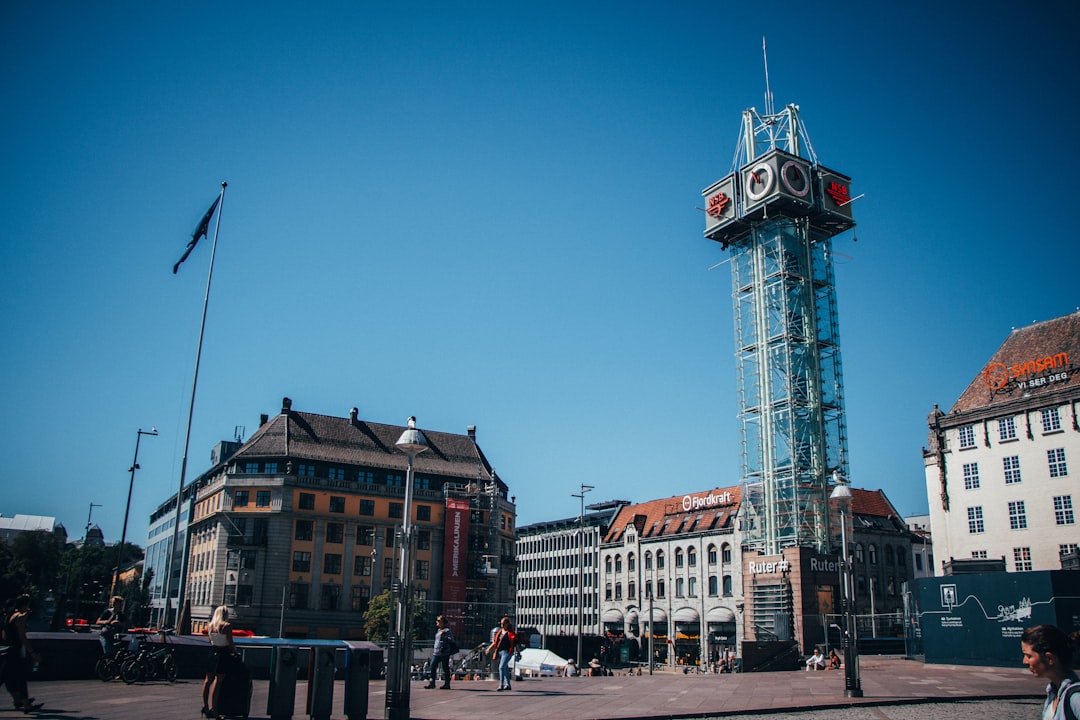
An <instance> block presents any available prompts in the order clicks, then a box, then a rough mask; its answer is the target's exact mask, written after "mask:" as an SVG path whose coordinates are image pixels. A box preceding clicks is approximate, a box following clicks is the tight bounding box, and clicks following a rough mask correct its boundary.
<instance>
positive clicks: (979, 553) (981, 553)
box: [971, 550, 986, 560]
mask: <svg viewBox="0 0 1080 720" xmlns="http://www.w3.org/2000/svg"><path fill="white" fill-rule="evenodd" d="M971 557H972V558H974V559H975V560H985V559H986V551H985V550H972V551H971Z"/></svg>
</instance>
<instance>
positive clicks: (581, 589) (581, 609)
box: [570, 483, 593, 668]
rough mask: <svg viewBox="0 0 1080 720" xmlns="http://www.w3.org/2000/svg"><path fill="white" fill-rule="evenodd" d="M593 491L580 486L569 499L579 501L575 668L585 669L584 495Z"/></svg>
mask: <svg viewBox="0 0 1080 720" xmlns="http://www.w3.org/2000/svg"><path fill="white" fill-rule="evenodd" d="M592 489H593V486H592V485H586V484H585V483H582V484H581V492H580V493H571V494H570V497H576V498H578V499H580V500H581V514H580V515H578V575H577V583H578V585H577V592H578V595H577V597H578V603H577V666H578V667H579V668H583V667H585V666H584V665H583V664H582V662H583V661H584V659H585V658H583V657H582V655H581V636H582V634H583V633H584V632H585V493H587V492H589V491H590V490H592Z"/></svg>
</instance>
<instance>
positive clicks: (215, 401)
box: [0, 0, 1080, 544]
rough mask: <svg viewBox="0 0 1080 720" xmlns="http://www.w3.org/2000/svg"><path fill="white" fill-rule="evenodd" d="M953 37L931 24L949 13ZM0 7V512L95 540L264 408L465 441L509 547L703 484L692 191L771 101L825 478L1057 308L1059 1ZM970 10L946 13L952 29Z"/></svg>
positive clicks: (726, 395) (912, 501)
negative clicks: (520, 527) (810, 185)
mask: <svg viewBox="0 0 1080 720" xmlns="http://www.w3.org/2000/svg"><path fill="white" fill-rule="evenodd" d="M954 6H955V7H954ZM964 6H966V4H962V3H925V2H913V3H904V4H903V5H896V4H884V3H854V4H853V3H839V4H838V3H828V4H825V3H813V2H810V3H797V4H796V3H792V4H784V7H780V6H776V7H772V8H770V9H768V10H764V9H761V8H751V6H750V5H749V4H744V6H742V7H737V6H731V4H722V3H705V2H678V3H668V4H661V3H638V2H630V3H607V2H605V3H580V2H575V3H569V2H547V3H537V4H524V3H486V2H476V3H464V4H460V5H455V4H452V3H451V4H447V3H426V2H420V3H413V4H408V5H402V4H399V3H370V2H341V3H335V2H327V3H318V4H315V5H313V6H312V7H310V8H309V7H307V6H302V5H301V4H286V3H275V2H259V3H255V2H229V3H206V4H204V3H197V2H185V3H150V4H147V3H137V2H104V3H63V4H57V3H40V2H29V1H27V0H13V1H11V2H5V3H3V4H0V68H3V70H0V96H2V97H3V98H4V101H5V102H4V105H5V111H4V112H3V113H2V114H0V136H2V137H3V138H4V140H3V142H2V144H0V163H2V166H3V168H4V170H5V171H4V172H3V173H2V174H0V207H2V210H3V216H4V218H5V220H6V229H5V231H4V233H3V237H2V239H0V273H2V274H3V282H2V285H0V307H2V308H3V310H4V312H3V314H2V316H0V323H2V324H0V328H2V332H3V337H4V340H5V343H4V345H5V352H3V353H2V355H0V377H2V383H3V386H2V387H3V394H4V396H5V397H6V398H7V401H6V404H7V407H6V411H5V412H4V413H3V414H2V416H0V418H2V419H0V434H2V437H3V438H4V442H3V448H4V460H5V480H4V491H3V501H2V503H0V512H3V514H5V515H12V514H15V513H29V514H40V515H53V516H56V517H57V518H58V519H59V520H60V521H61V522H63V523H64V524H65V526H66V527H67V528H68V531H69V534H70V535H72V536H81V535H82V530H83V525H84V523H85V522H86V517H87V512H88V509H89V505H90V503H92V502H93V503H99V504H101V505H102V507H100V508H95V509H94V514H93V521H94V522H95V523H97V524H100V525H101V526H102V528H103V530H104V532H105V535H106V538H107V539H108V540H110V541H113V540H116V539H118V538H119V535H120V529H121V524H122V522H123V515H124V501H125V497H126V493H127V484H128V478H129V476H128V473H127V468H128V466H129V465H130V464H131V456H132V452H133V451H134V444H135V442H134V441H135V435H136V431H137V430H138V429H139V428H144V429H148V428H150V427H151V426H156V427H157V428H158V429H159V431H160V432H161V434H160V436H159V437H156V438H153V437H151V438H144V439H143V442H142V445H141V448H140V457H139V462H140V465H141V466H142V469H141V470H140V472H139V474H138V476H137V479H136V487H135V492H134V498H133V503H132V519H131V523H130V528H129V531H128V537H129V539H131V540H133V541H135V542H138V543H139V544H143V543H145V536H146V524H147V516H148V514H149V512H150V511H151V510H152V509H153V508H154V507H155V506H156V505H157V504H158V503H159V502H160V501H162V500H164V499H165V498H166V497H167V496H168V494H169V493H171V492H174V491H175V489H176V484H177V482H178V480H179V473H180V460H181V457H182V454H183V444H184V428H185V422H186V417H187V403H188V397H189V392H190V385H191V375H192V370H193V365H194V356H195V345H196V341H197V338H198V322H199V314H200V311H201V307H202V300H203V293H204V289H205V282H206V268H207V263H208V260H209V251H210V244H209V242H205V241H204V242H203V243H201V244H200V246H199V247H198V248H197V249H196V251H195V253H193V255H192V256H191V258H190V259H189V260H188V261H187V263H186V264H185V265H184V266H183V267H182V268H181V270H180V273H179V274H178V275H176V276H173V275H172V274H171V266H172V264H173V263H174V262H175V261H176V260H177V259H178V258H179V256H180V254H181V252H182V251H183V248H184V246H185V244H186V242H187V240H188V239H189V238H190V233H191V231H192V229H193V228H194V226H195V225H196V223H197V222H198V220H199V218H200V217H201V216H202V213H203V212H204V211H205V210H206V208H207V207H208V206H209V204H210V203H211V201H212V200H213V198H214V197H215V196H216V194H217V192H218V188H219V187H220V183H221V181H223V180H225V181H228V183H229V188H228V191H227V194H226V196H225V202H224V211H223V215H222V221H221V236H220V242H219V247H218V254H217V263H216V266H215V274H214V288H213V293H212V297H211V303H210V314H209V318H208V322H207V328H206V340H205V347H204V353H203V363H202V368H201V374H200V383H199V394H198V399H197V403H196V410H195V416H194V424H193V429H192V441H191V452H190V461H189V463H190V470H189V475H188V476H189V478H190V477H194V476H195V475H197V474H198V473H199V472H201V471H203V470H204V469H206V467H207V466H208V463H209V452H210V449H211V447H212V446H213V445H214V443H216V442H217V441H219V440H222V439H231V438H232V437H233V436H234V433H235V432H236V430H237V426H242V427H243V428H244V430H243V433H244V436H245V437H247V436H250V435H251V433H252V432H254V430H255V429H256V427H257V425H258V417H259V415H260V413H268V414H274V413H276V412H278V410H279V409H280V407H281V405H280V402H281V398H282V397H283V396H289V397H291V398H292V399H293V403H294V405H293V406H294V408H295V409H298V410H303V411H309V412H316V413H324V414H328V415H337V416H342V417H344V416H346V415H347V414H348V412H349V408H351V407H354V406H355V407H358V408H359V409H360V415H361V417H363V418H364V419H367V420H371V421H376V422H385V423H401V424H404V422H405V419H406V418H407V417H408V416H409V415H416V416H417V418H418V421H419V425H420V426H421V427H422V428H427V429H434V430H440V431H447V432H465V429H466V427H467V426H468V425H476V426H477V428H478V438H479V442H480V444H481V446H482V447H483V449H484V450H485V452H486V453H487V454H488V456H489V457H490V458H491V460H492V461H493V463H494V464H495V466H496V469H497V470H498V472H499V473H500V474H501V475H502V477H503V478H504V479H505V480H506V481H507V482H508V483H509V485H510V488H511V494H513V495H515V496H516V497H517V502H518V512H519V522H521V523H523V524H524V523H529V522H536V521H540V520H544V519H550V518H555V517H568V516H573V515H575V514H576V512H577V510H576V509H577V503H578V501H577V500H575V499H574V498H572V497H570V493H572V492H575V491H576V489H577V487H578V484H579V483H582V482H584V483H588V484H590V485H594V486H596V489H595V490H594V491H593V492H592V493H591V494H590V495H589V496H588V500H589V501H599V500H605V499H612V498H622V499H627V500H633V501H643V500H647V499H652V498H655V497H661V496H667V495H674V494H681V493H684V492H693V491H698V490H703V489H708V488H711V487H715V486H726V485H732V484H735V483H736V482H737V480H738V473H739V466H738V443H737V422H736V400H735V373H734V361H733V329H732V318H731V315H732V309H731V289H730V276H729V272H728V268H727V266H726V265H724V266H721V267H719V268H717V269H714V270H711V271H710V270H709V268H710V267H711V266H713V265H715V264H717V263H719V262H721V261H723V260H724V259H726V255H725V254H724V253H722V252H721V250H720V247H719V246H718V245H716V244H714V243H711V242H709V241H706V240H704V239H703V238H702V230H703V227H704V217H703V213H702V212H701V211H700V210H698V209H696V208H697V207H700V206H701V205H702V204H703V203H702V199H701V194H700V193H701V191H702V189H703V188H705V187H707V186H709V185H710V184H712V183H713V182H714V181H715V180H717V179H719V178H720V177H722V176H723V175H725V174H727V173H728V172H729V170H730V169H731V163H732V158H733V155H734V149H735V143H736V141H737V139H738V133H739V126H740V120H741V113H742V111H743V109H745V108H747V107H750V106H756V107H758V108H759V109H762V108H763V106H764V104H763V99H762V98H763V93H764V89H765V87H764V86H765V82H764V70H763V65H762V57H761V38H762V35H765V36H767V38H768V45H769V71H770V80H771V85H772V91H773V94H774V96H775V100H776V104H777V106H778V107H781V106H783V105H784V104H786V103H789V102H794V103H797V104H799V105H800V107H801V109H802V116H803V119H804V120H805V121H806V126H807V129H808V131H809V135H810V138H811V141H812V142H813V146H814V149H815V151H816V152H817V154H818V156H819V158H820V160H821V162H822V163H823V164H825V165H827V166H829V167H831V168H835V169H837V170H840V171H842V172H844V173H847V174H849V175H851V176H852V178H853V183H852V188H853V192H854V193H855V194H860V193H865V197H864V198H863V199H861V200H859V201H858V203H857V204H856V206H855V214H856V220H857V222H858V227H857V228H856V230H855V231H854V232H848V233H845V234H844V235H842V236H840V237H839V238H838V239H837V241H836V245H835V249H836V251H837V253H838V257H837V259H838V265H837V287H838V301H839V316H840V338H841V344H842V349H843V363H844V371H845V380H846V400H847V420H848V428H849V445H850V460H851V474H852V477H853V480H854V482H855V483H856V484H857V485H859V486H862V487H867V488H883V489H884V490H885V491H886V492H887V493H888V495H889V497H890V498H892V500H893V501H894V503H895V504H896V505H897V507H898V508H899V509H900V511H901V512H903V513H905V514H911V513H916V512H922V511H925V509H926V506H927V501H926V491H925V484H924V476H923V470H922V459H921V453H920V448H921V447H922V445H924V444H925V442H926V434H927V428H926V416H927V414H928V413H929V411H930V410H931V408H932V406H933V404H934V403H940V404H941V405H942V406H943V407H944V408H946V409H947V407H948V406H949V405H950V404H951V403H952V402H953V401H954V400H955V398H956V397H957V396H958V395H959V394H960V392H961V391H962V390H963V389H964V388H965V387H966V386H967V384H968V383H969V382H970V381H971V379H972V378H973V377H974V376H975V375H976V374H978V373H979V372H980V370H981V368H982V365H983V363H984V362H985V361H986V359H987V358H988V357H989V356H990V354H991V353H992V352H993V351H994V350H995V349H996V348H997V346H998V345H999V344H1000V343H1001V342H1002V341H1003V340H1004V338H1005V337H1006V336H1007V334H1008V333H1009V331H1010V329H1011V328H1013V327H1019V326H1023V325H1026V324H1028V323H1030V322H1032V321H1035V320H1045V319H1049V318H1052V317H1056V316H1059V315H1063V314H1066V313H1069V312H1072V311H1073V310H1075V309H1076V307H1077V305H1078V304H1080V295H1078V293H1077V290H1076V286H1077V283H1076V268H1077V260H1078V255H1080V253H1078V251H1077V249H1076V248H1077V245H1076V239H1075V232H1076V231H1075V229H1074V227H1073V226H1072V220H1073V213H1074V208H1075V206H1076V201H1075V197H1076V190H1075V188H1074V185H1075V183H1076V172H1075V168H1076V167H1077V166H1078V163H1080V150H1078V144H1077V142H1076V141H1075V138H1074V137H1072V134H1070V133H1074V131H1073V130H1072V126H1073V125H1075V122H1074V121H1075V118H1076V117H1077V112H1078V109H1080V108H1078V102H1077V95H1076V88H1077V87H1078V83H1077V75H1078V69H1080V44H1078V43H1077V42H1076V38H1075V32H1076V27H1078V21H1080V6H1078V5H1077V4H1076V3H1075V2H1071V1H1070V2H1055V1H1051V2H1048V3H1042V4H1038V5H1033V6H1028V7H1025V8H1024V9H1018V8H1017V6H1016V5H1015V4H1008V5H1007V4H1005V3H1001V2H989V3H981V4H979V5H977V6H971V8H972V10H968V11H965V10H963V9H961V8H962V7H964ZM976 8H977V9H976Z"/></svg>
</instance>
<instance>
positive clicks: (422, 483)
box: [412, 475, 431, 490]
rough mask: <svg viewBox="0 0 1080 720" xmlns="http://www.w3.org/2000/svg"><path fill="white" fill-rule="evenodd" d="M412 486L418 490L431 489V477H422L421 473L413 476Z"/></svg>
mask: <svg viewBox="0 0 1080 720" xmlns="http://www.w3.org/2000/svg"><path fill="white" fill-rule="evenodd" d="M412 486H413V487H414V488H416V489H417V490H430V489H431V478H426V477H420V476H419V475H415V476H413V481H412Z"/></svg>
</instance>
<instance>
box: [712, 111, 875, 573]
mask: <svg viewBox="0 0 1080 720" xmlns="http://www.w3.org/2000/svg"><path fill="white" fill-rule="evenodd" d="M770 104H771V103H768V102H767V105H770ZM850 183H851V180H850V178H848V177H846V176H844V175H842V174H840V173H838V172H835V171H832V170H829V169H827V168H825V167H822V166H821V165H820V164H819V163H818V161H817V157H816V156H815V154H814V151H813V148H812V146H811V145H810V140H809V138H808V137H807V136H806V133H805V130H804V128H803V126H802V123H801V120H800V117H799V108H798V106H796V105H788V106H786V107H785V108H784V109H783V110H782V111H780V112H778V113H773V112H771V109H770V111H769V112H767V113H766V114H765V115H760V114H758V112H757V111H756V110H755V109H753V108H751V109H749V110H746V111H744V112H743V129H742V133H741V135H740V138H739V143H738V146H737V149H736V153H735V159H734V162H733V164H732V170H731V173H730V174H729V175H727V176H725V177H724V178H723V179H721V180H720V181H718V182H716V183H715V184H713V185H711V186H710V187H708V188H707V189H706V190H705V191H704V192H703V193H702V194H703V196H704V198H705V202H706V221H705V237H706V238H708V239H710V240H715V241H716V242H719V243H720V244H721V247H722V249H724V250H730V251H731V279H732V299H733V309H734V316H735V317H734V319H735V353H736V363H735V367H736V381H737V386H738V388H737V395H738V412H739V420H740V425H741V427H740V460H741V466H742V467H741V472H742V478H741V483H742V486H743V488H742V498H743V512H744V514H743V531H744V544H745V545H746V546H748V547H749V548H751V549H756V550H761V551H763V552H765V553H766V554H776V553H778V552H779V551H780V550H781V549H783V548H785V547H789V546H795V545H798V546H805V547H813V548H816V549H817V550H818V551H819V552H827V551H828V550H829V548H830V546H831V545H832V544H833V542H831V532H830V526H831V525H835V522H832V523H831V522H830V519H829V508H828V493H829V484H830V482H831V479H832V477H833V474H834V473H839V474H840V475H841V476H842V477H847V467H846V463H847V426H846V421H845V418H844V396H843V388H844V383H843V373H842V369H841V363H840V336H839V332H838V323H837V311H836V287H835V283H834V274H833V260H832V238H833V237H835V236H836V235H838V234H839V233H841V232H844V231H845V230H848V229H850V228H852V227H854V226H855V221H854V219H853V217H852V213H851V201H852V196H851V193H850ZM836 532H838V528H837V530H836Z"/></svg>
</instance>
